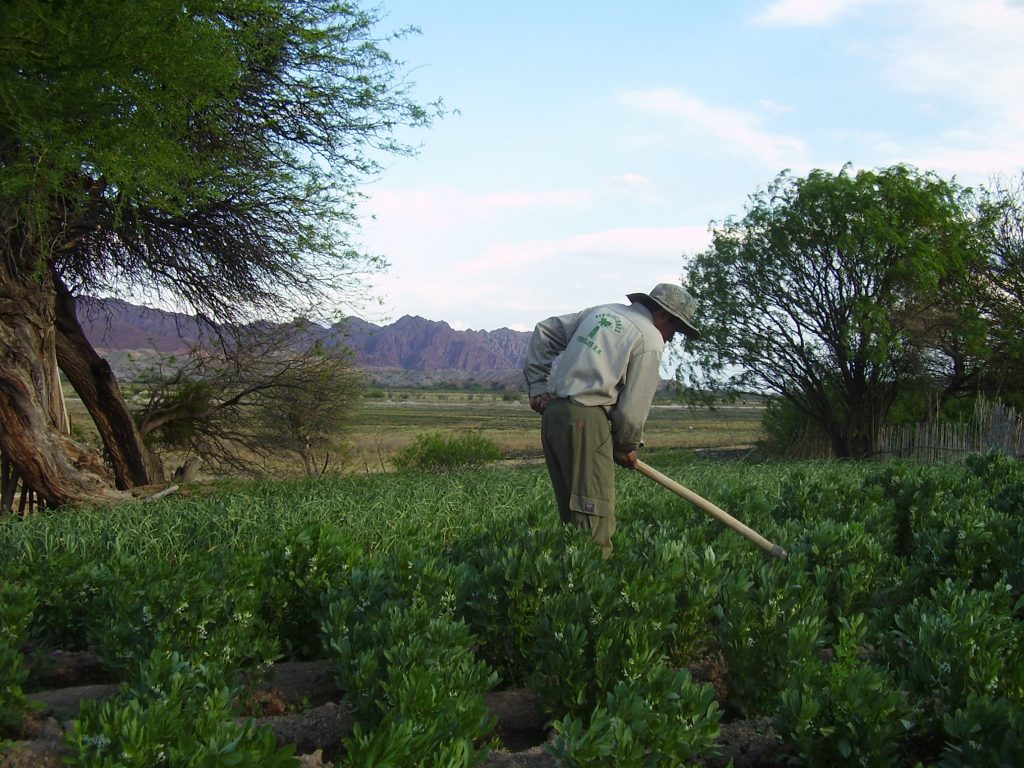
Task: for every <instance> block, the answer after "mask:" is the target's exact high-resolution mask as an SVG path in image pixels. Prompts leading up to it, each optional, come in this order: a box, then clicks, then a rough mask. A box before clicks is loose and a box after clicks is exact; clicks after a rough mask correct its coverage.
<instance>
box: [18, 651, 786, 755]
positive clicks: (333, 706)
mask: <svg viewBox="0 0 1024 768" xmlns="http://www.w3.org/2000/svg"><path fill="white" fill-rule="evenodd" d="M46 667H47V668H46V670H45V672H44V674H43V675H42V676H41V677H40V682H41V684H42V685H43V689H42V690H39V691H36V692H34V693H31V694H30V698H31V699H33V700H34V701H36V702H38V703H39V704H40V705H41V706H40V708H39V710H38V711H36V712H34V713H33V714H32V715H31V716H30V717H28V718H26V720H25V721H24V723H23V727H22V734H21V738H20V740H18V741H14V742H11V743H9V744H8V745H7V746H6V747H5V748H4V749H3V750H2V751H0V768H28V766H33V767H34V768H60V766H61V765H62V757H63V756H64V755H66V754H67V753H68V748H67V747H66V746H65V744H64V733H65V731H66V729H67V728H68V727H69V726H70V721H71V720H72V719H73V718H74V717H75V716H76V715H77V713H78V708H79V706H80V703H81V702H82V701H83V700H86V699H98V700H103V699H106V698H109V697H111V696H113V695H114V694H115V693H116V692H117V690H118V686H117V685H116V684H113V683H110V682H109V681H108V680H106V679H105V676H104V673H103V669H102V667H101V665H100V663H99V659H98V658H97V657H96V656H95V655H94V654H90V653H87V652H76V653H65V652H54V653H50V654H49V655H48V656H47V665H46ZM691 673H692V674H693V675H694V678H695V679H697V680H699V681H702V682H711V683H712V684H713V685H714V686H715V688H716V692H717V693H718V694H719V698H720V699H721V698H722V694H724V690H722V686H721V682H720V676H718V675H717V674H716V669H715V666H714V665H713V664H710V663H705V664H702V665H695V666H694V667H692V668H691ZM720 703H722V704H723V705H724V701H722V702H720ZM242 704H243V711H244V713H245V714H246V715H247V716H250V717H254V718H255V719H256V721H257V723H259V724H260V725H268V726H270V728H271V729H272V730H273V731H274V734H275V736H276V737H277V740H278V743H279V744H282V745H283V744H295V745H296V754H297V755H299V756H300V760H301V764H302V765H303V766H304V767H305V768H330V766H333V764H334V761H335V760H337V759H338V757H339V754H340V753H341V751H342V742H343V740H344V739H345V738H347V737H348V736H350V735H351V733H352V725H353V719H352V716H351V713H350V711H349V709H348V707H347V706H346V705H345V704H344V702H343V697H342V692H341V691H340V690H339V689H338V688H337V686H336V685H335V683H334V675H333V672H332V669H331V663H330V662H327V661H311V662H283V663H280V664H277V665H275V667H274V668H273V670H272V674H271V675H270V677H269V680H268V682H265V683H261V684H259V685H257V686H254V687H253V689H252V692H251V693H250V694H249V695H248V696H247V698H246V699H245V701H244V702H242ZM487 705H488V708H489V709H490V711H491V714H492V715H493V716H494V717H495V719H496V720H497V723H498V724H497V726H496V727H495V731H494V733H493V734H492V736H493V737H494V738H496V739H497V740H498V743H500V745H501V747H500V748H499V749H496V750H494V751H492V752H491V753H490V755H489V756H488V758H487V760H486V761H485V762H484V763H483V764H482V765H483V767H484V768H554V766H556V765H557V763H556V761H555V759H554V758H553V757H552V756H551V755H550V754H549V753H548V751H547V749H546V746H547V744H548V742H549V740H550V739H551V738H552V734H551V733H550V731H549V729H548V727H547V723H546V719H545V716H544V713H543V711H542V709H541V707H540V700H539V698H538V697H537V695H536V694H535V693H533V692H532V691H530V690H525V689H521V690H505V691H493V692H491V693H489V694H487ZM726 711H728V710H726ZM719 751H720V754H719V755H717V756H715V757H713V758H709V759H707V760H706V761H705V762H704V764H703V765H704V766H705V768H725V766H727V765H728V764H729V761H730V760H731V761H732V764H733V766H734V768H765V767H766V766H774V765H777V764H778V761H779V758H780V757H781V756H782V755H783V754H784V753H785V751H786V750H785V748H784V745H783V744H782V742H781V740H780V739H779V737H778V735H777V734H776V733H775V731H774V730H773V729H772V726H771V721H770V720H769V719H768V718H763V719H760V720H731V721H727V722H726V721H723V723H722V724H721V734H720V737H719Z"/></svg>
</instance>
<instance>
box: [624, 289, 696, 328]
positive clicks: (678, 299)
mask: <svg viewBox="0 0 1024 768" xmlns="http://www.w3.org/2000/svg"><path fill="white" fill-rule="evenodd" d="M626 298H627V299H629V300H630V301H633V302H636V301H640V300H641V299H650V300H651V301H653V302H654V303H655V304H657V305H658V306H659V307H661V308H662V309H664V310H665V311H666V312H668V313H669V314H671V315H673V316H674V317H675V318H676V319H678V320H679V321H680V322H681V323H682V324H683V332H684V333H685V334H686V335H687V336H689V337H690V338H691V339H699V338H700V331H698V330H697V328H696V327H695V326H694V324H693V313H694V312H696V311H697V301H696V299H694V298H693V296H691V295H690V294H689V293H687V292H686V290H685V289H683V288H680V287H679V286H678V285H673V284H672V283H658V284H657V285H656V286H654V288H652V289H651V292H650V293H649V294H648V293H630V294H627V295H626Z"/></svg>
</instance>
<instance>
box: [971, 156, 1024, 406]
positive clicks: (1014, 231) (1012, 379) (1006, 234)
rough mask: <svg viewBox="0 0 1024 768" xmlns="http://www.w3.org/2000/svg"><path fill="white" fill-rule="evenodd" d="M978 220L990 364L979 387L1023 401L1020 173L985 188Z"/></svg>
mask: <svg viewBox="0 0 1024 768" xmlns="http://www.w3.org/2000/svg"><path fill="white" fill-rule="evenodd" d="M979 218H980V219H981V220H983V221H985V222H987V223H988V226H987V227H985V228H984V230H983V232H984V237H983V250H984V256H985V268H984V270H982V271H981V275H980V277H981V280H980V285H981V291H980V300H979V308H978V309H979V312H980V313H981V314H982V315H983V316H984V317H985V319H986V320H987V321H988V329H989V334H988V344H989V350H990V354H989V357H988V360H989V365H988V366H986V367H985V369H984V370H983V371H982V372H981V373H980V375H979V377H978V382H977V391H979V392H981V393H983V394H986V395H990V396H995V397H1002V398H1004V399H1013V400H1015V401H1016V403H1017V404H1018V405H1020V404H1024V175H1021V177H1020V178H1019V179H1017V181H1016V183H1003V182H1000V183H997V184H996V185H995V186H994V187H993V188H992V189H990V190H987V191H986V194H985V196H984V199H983V200H982V203H981V215H980V216H979Z"/></svg>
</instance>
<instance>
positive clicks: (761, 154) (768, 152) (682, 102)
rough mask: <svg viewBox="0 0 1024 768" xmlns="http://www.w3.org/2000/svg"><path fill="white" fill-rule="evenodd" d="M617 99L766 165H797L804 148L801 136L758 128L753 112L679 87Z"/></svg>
mask: <svg viewBox="0 0 1024 768" xmlns="http://www.w3.org/2000/svg"><path fill="white" fill-rule="evenodd" d="M619 98H620V100H621V102H622V103H623V104H625V105H626V106H627V107H629V108H631V109H635V110H640V111H644V112H651V113H655V114H661V115H666V116H669V117H671V118H673V119H674V120H675V121H677V123H678V124H679V125H681V126H683V127H685V128H689V129H690V130H695V131H699V132H700V133H701V134H703V138H704V139H705V140H708V141H716V142H718V143H719V144H721V145H722V146H723V147H724V148H725V149H727V150H728V151H731V152H733V153H735V154H738V155H742V156H746V157H748V158H752V159H753V160H755V161H757V162H759V163H761V164H763V165H765V166H767V167H769V168H782V167H786V166H794V165H800V164H801V158H802V157H803V155H804V154H805V151H806V147H805V145H804V142H803V141H802V140H801V139H799V138H796V137H795V136H788V135H786V134H781V133H772V132H770V131H767V130H764V129H762V128H761V127H760V123H761V118H760V117H759V116H757V115H755V114H752V113H750V112H744V111H740V110H736V109H729V108H726V107H719V106H715V105H713V104H708V103H707V102H705V101H703V100H701V99H699V98H696V97H694V96H690V95H687V94H686V93H684V92H683V91H681V90H677V89H648V90H637V91H626V92H624V93H622V94H621V95H620V97H619ZM778 110H779V108H778V106H773V107H772V111H773V112H778Z"/></svg>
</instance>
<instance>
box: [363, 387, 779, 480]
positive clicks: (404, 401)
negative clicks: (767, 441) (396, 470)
mask: <svg viewBox="0 0 1024 768" xmlns="http://www.w3.org/2000/svg"><path fill="white" fill-rule="evenodd" d="M762 412H763V408H762V407H761V406H759V405H750V406H744V405H739V406H727V407H722V408H718V409H716V410H714V411H710V410H707V409H699V410H691V409H689V408H686V407H684V406H679V405H655V406H654V407H653V408H652V409H651V415H650V418H649V419H648V422H647V429H646V430H645V441H646V443H647V446H648V447H650V448H690V449H702V450H724V449H737V448H746V447H750V446H752V445H754V444H755V443H756V442H757V441H758V440H759V439H760V438H761V435H762V432H761V415H762ZM468 430H472V431H475V432H477V433H479V434H480V435H482V436H484V437H486V438H488V439H489V440H491V441H493V442H494V443H495V444H496V445H497V446H498V447H499V448H500V449H501V451H502V453H503V454H505V456H507V457H510V458H523V459H530V458H539V457H540V456H541V448H540V416H538V415H537V414H536V413H534V412H533V411H531V410H530V407H529V405H527V402H526V398H525V396H519V397H518V398H510V397H508V396H507V395H501V394H492V393H436V392H403V393H391V394H390V395H389V396H388V397H386V398H367V399H364V401H363V403H362V405H361V406H360V408H359V409H357V411H356V413H355V414H354V418H353V423H352V427H351V430H350V434H349V439H350V441H351V442H352V449H353V455H352V462H353V463H354V464H355V465H356V466H361V465H365V466H368V467H373V466H374V465H375V464H377V465H378V468H379V463H380V460H381V457H387V456H390V455H391V454H392V453H394V451H396V450H400V449H401V448H403V447H405V446H406V445H409V444H410V443H412V442H413V440H414V439H415V438H416V436H417V435H419V434H422V433H426V432H441V433H444V434H457V433H459V432H464V431H468Z"/></svg>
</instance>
